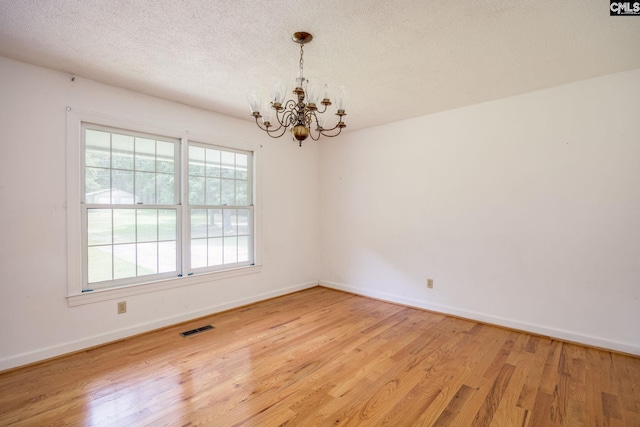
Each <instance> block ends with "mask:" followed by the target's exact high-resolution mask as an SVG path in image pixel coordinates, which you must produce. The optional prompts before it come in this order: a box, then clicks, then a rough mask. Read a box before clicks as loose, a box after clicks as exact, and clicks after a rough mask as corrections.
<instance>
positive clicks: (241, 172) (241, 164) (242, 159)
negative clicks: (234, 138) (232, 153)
mask: <svg viewBox="0 0 640 427" xmlns="http://www.w3.org/2000/svg"><path fill="white" fill-rule="evenodd" d="M247 163H248V156H247V155H246V154H239V153H236V179H244V180H246V179H248V174H247Z"/></svg>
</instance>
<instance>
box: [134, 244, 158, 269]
mask: <svg viewBox="0 0 640 427" xmlns="http://www.w3.org/2000/svg"><path fill="white" fill-rule="evenodd" d="M137 250H138V276H144V275H147V274H155V273H157V272H158V244H157V243H155V242H153V243H138V247H137Z"/></svg>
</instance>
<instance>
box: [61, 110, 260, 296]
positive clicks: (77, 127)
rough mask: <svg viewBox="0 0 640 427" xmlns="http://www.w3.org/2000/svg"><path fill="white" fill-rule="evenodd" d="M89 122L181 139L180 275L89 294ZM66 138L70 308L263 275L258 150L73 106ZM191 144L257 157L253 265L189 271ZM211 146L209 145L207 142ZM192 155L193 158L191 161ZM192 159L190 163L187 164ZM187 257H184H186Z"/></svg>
mask: <svg viewBox="0 0 640 427" xmlns="http://www.w3.org/2000/svg"><path fill="white" fill-rule="evenodd" d="M84 122H88V123H95V124H98V125H102V126H105V127H108V128H119V129H125V130H127V131H129V130H130V131H132V132H141V133H146V134H156V135H164V136H168V137H171V138H176V139H179V140H180V141H181V143H180V144H181V146H180V182H181V184H180V186H181V187H180V197H179V199H180V200H178V202H182V206H181V208H180V209H179V211H181V212H179V213H178V215H179V217H180V216H181V217H182V220H181V221H180V220H179V222H178V227H179V228H180V230H179V231H178V234H181V235H182V239H181V245H180V249H179V255H178V257H181V260H180V263H179V266H178V268H179V270H180V271H179V272H178V273H179V274H180V273H183V274H181V275H180V276H177V277H170V278H158V279H154V280H150V281H148V282H144V283H135V284H127V285H122V286H118V287H113V288H106V289H99V290H94V291H89V292H83V283H84V278H83V274H84V273H83V271H84V270H85V269H84V267H83V266H84V265H86V260H84V259H83V252H85V251H84V249H83V243H84V242H83V232H82V227H83V226H86V224H83V212H82V210H83V206H82V199H83V195H82V191H83V187H84V185H83V176H84V170H83V168H84V159H83V158H82V154H83V153H84V151H83V147H82V124H83V123H84ZM66 125H67V127H66V129H67V132H66V139H67V255H68V257H67V272H68V280H67V302H68V304H69V305H70V306H77V305H82V304H90V303H95V302H99V301H106V300H111V299H117V298H123V297H127V296H131V295H140V294H145V293H149V292H157V291H161V290H165V289H171V288H176V287H182V286H189V285H195V284H199V283H206V282H214V281H219V280H224V279H227V278H231V277H236V276H242V275H247V274H256V273H259V272H260V271H261V269H262V265H261V258H262V257H261V253H262V250H261V238H260V232H261V216H260V214H259V206H260V203H259V196H260V193H259V191H257V190H258V181H259V180H258V177H259V159H260V156H259V154H258V149H257V148H258V145H257V144H256V143H252V142H247V141H238V140H233V139H230V138H228V137H224V136H220V135H210V134H204V133H198V132H193V131H189V130H174V129H167V128H164V127H160V126H156V125H149V124H142V123H134V122H131V121H130V120H127V119H121V118H118V117H109V116H106V115H102V114H96V113H92V112H85V111H81V110H77V109H74V108H71V107H67V120H66ZM189 141H191V142H197V143H198V144H207V145H211V146H217V147H221V148H223V149H224V148H228V149H230V150H232V151H233V150H234V149H235V150H241V151H250V152H252V158H253V168H252V172H253V180H252V189H251V193H252V194H253V230H252V240H253V242H252V243H253V264H252V265H247V266H242V267H237V268H227V269H223V270H213V271H211V270H206V271H200V270H199V271H196V272H191V271H190V270H189V248H188V246H189V244H190V238H189V236H188V233H189V229H188V227H189V225H188V224H187V219H186V218H185V215H186V214H187V211H186V210H185V209H184V202H185V201H186V200H187V196H188V194H187V180H188V168H186V167H184V165H185V164H188V147H189ZM203 141H207V142H203ZM185 156H187V157H185ZM185 159H186V161H185ZM180 254H181V255H180Z"/></svg>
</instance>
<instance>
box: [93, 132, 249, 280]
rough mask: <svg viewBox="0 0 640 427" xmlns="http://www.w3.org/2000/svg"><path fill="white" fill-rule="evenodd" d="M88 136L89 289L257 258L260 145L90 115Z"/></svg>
mask: <svg viewBox="0 0 640 427" xmlns="http://www.w3.org/2000/svg"><path fill="white" fill-rule="evenodd" d="M81 140H82V150H81V152H82V154H81V162H82V165H81V169H82V172H83V173H82V185H81V188H82V191H81V193H82V195H81V222H82V232H81V239H82V259H83V266H82V291H83V292H87V291H94V290H98V289H108V288H116V287H121V286H124V285H133V284H141V283H148V282H153V281H158V280H161V279H167V278H172V277H174V278H175V277H185V276H188V275H192V274H194V273H207V272H215V271H221V270H228V269H231V268H239V267H244V266H250V265H253V263H254V249H253V247H254V237H253V236H254V232H253V230H254V227H253V218H254V212H253V192H252V188H253V184H252V182H253V180H252V177H253V170H252V169H253V166H252V160H253V155H252V152H250V151H242V150H236V149H231V148H226V147H222V146H213V145H209V144H204V143H199V142H193V141H187V140H186V139H180V138H172V137H166V136H160V135H154V134H147V133H141V132H135V131H129V130H123V129H118V128H111V127H106V126H101V125H95V124H91V123H82V126H81ZM185 147H186V148H185ZM183 200H184V201H185V202H186V203H183Z"/></svg>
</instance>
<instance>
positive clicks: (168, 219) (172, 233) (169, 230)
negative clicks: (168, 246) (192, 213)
mask: <svg viewBox="0 0 640 427" xmlns="http://www.w3.org/2000/svg"><path fill="white" fill-rule="evenodd" d="M176 227H177V219H176V211H175V210H172V209H160V210H158V240H176V239H177V233H176Z"/></svg>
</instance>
